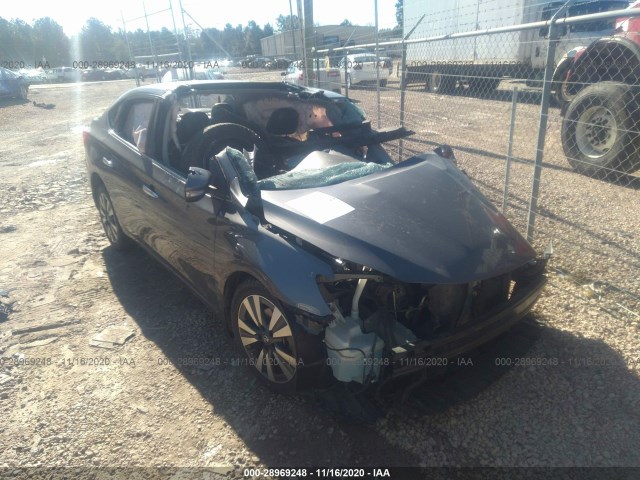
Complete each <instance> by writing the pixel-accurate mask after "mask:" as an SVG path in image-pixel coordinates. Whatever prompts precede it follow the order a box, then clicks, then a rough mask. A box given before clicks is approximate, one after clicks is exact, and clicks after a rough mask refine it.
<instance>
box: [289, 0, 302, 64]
mask: <svg viewBox="0 0 640 480" xmlns="http://www.w3.org/2000/svg"><path fill="white" fill-rule="evenodd" d="M289 19H290V20H291V24H290V26H291V41H292V42H293V59H294V60H295V61H298V52H296V28H295V25H294V23H293V7H292V6H291V0H289ZM298 20H300V17H299V16H298ZM285 51H286V49H285Z"/></svg>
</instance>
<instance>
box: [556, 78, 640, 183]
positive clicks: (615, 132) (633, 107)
mask: <svg viewBox="0 0 640 480" xmlns="http://www.w3.org/2000/svg"><path fill="white" fill-rule="evenodd" d="M637 110H638V104H637V102H636V99H635V95H634V94H633V92H632V87H631V86H629V85H626V84H622V83H615V82H601V83H596V84H594V85H590V86H589V87H587V88H585V89H583V90H582V91H581V92H580V93H578V95H576V97H575V98H574V99H573V101H572V102H571V104H570V105H569V107H568V108H567V111H566V113H565V116H564V119H563V121H562V133H561V136H562V148H563V150H564V153H565V155H566V157H567V160H568V162H569V164H570V165H571V166H572V167H573V169H574V170H575V171H576V172H579V173H582V174H585V175H593V176H596V175H597V176H602V175H607V174H608V173H611V171H612V170H618V171H622V172H630V171H633V170H635V169H637V168H638V167H639V166H640V165H639V159H640V155H638V146H639V145H640V142H639V141H638V139H639V135H638V130H637V119H638V112H637Z"/></svg>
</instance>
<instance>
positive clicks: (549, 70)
mask: <svg viewBox="0 0 640 480" xmlns="http://www.w3.org/2000/svg"><path fill="white" fill-rule="evenodd" d="M574 1H575V0H568V1H567V2H565V4H564V5H563V6H562V7H561V8H560V9H559V10H558V11H557V12H556V13H555V14H554V15H553V16H552V17H551V20H549V41H548V48H547V59H546V63H545V67H544V81H543V83H542V104H541V106H540V123H539V125H538V141H537V143H536V160H535V165H534V169H533V179H532V182H531V198H530V199H529V212H528V214H527V241H528V242H529V243H531V242H532V241H533V233H534V229H535V222H536V211H537V208H538V194H539V192H540V177H541V175H542V162H543V160H544V144H545V138H546V134H547V121H548V120H549V97H550V96H551V83H552V77H553V67H554V63H555V56H556V45H557V44H558V29H557V26H556V20H557V19H558V17H559V16H560V15H564V13H565V12H566V11H567V9H568V8H569V6H571V4H573V2H574Z"/></svg>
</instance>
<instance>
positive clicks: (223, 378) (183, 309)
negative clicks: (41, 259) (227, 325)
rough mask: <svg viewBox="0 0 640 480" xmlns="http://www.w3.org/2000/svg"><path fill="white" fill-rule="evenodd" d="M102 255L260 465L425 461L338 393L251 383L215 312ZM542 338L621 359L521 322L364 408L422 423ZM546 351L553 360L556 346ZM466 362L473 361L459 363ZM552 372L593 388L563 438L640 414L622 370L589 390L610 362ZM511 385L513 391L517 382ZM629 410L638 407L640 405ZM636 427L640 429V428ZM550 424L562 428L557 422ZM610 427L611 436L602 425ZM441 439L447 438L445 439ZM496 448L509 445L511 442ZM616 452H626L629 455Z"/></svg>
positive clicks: (131, 308) (131, 264)
mask: <svg viewBox="0 0 640 480" xmlns="http://www.w3.org/2000/svg"><path fill="white" fill-rule="evenodd" d="M103 257H104V261H105V265H106V269H107V272H108V276H109V279H110V281H111V284H112V287H113V290H114V292H115V294H116V295H117V297H118V300H119V301H120V303H121V304H122V305H123V307H124V308H125V309H126V311H127V313H128V314H129V315H130V316H131V317H132V318H133V319H134V321H135V322H137V324H138V326H139V327H140V329H141V330H142V333H143V335H144V336H145V337H146V338H147V339H148V340H151V341H152V342H154V343H155V344H156V345H157V346H158V347H159V348H160V349H161V350H162V352H163V353H164V355H165V356H166V357H167V359H168V360H170V361H171V362H172V363H173V364H174V365H175V366H176V368H178V370H179V371H180V373H181V374H182V375H183V376H184V378H185V379H186V380H188V381H189V382H190V383H191V384H192V385H193V386H194V387H195V388H196V389H197V390H198V391H199V392H200V393H201V395H202V396H203V398H205V399H206V400H207V401H208V402H209V403H210V404H211V405H212V406H213V408H214V411H215V413H216V415H220V416H222V417H223V418H224V420H225V421H226V422H227V423H228V425H230V426H231V427H232V428H233V429H234V431H235V433H236V434H237V435H238V436H239V437H240V438H241V439H242V441H243V442H244V443H245V444H246V446H247V448H248V449H250V450H251V451H252V452H253V453H254V454H255V455H256V456H258V457H259V458H260V461H261V462H262V463H264V464H265V465H267V466H273V467H275V466H282V465H284V464H286V465H287V466H291V467H293V466H309V465H319V464H324V465H331V466H350V467H355V466H384V467H390V466H410V465H414V466H415V465H418V464H419V463H420V461H423V460H424V458H418V457H416V456H414V455H413V454H411V453H409V452H408V451H407V450H404V449H402V448H400V447H399V446H397V445H395V444H392V443H390V442H389V441H388V440H387V438H385V437H384V436H383V434H382V433H380V431H379V430H377V429H376V428H375V427H374V426H371V425H367V424H363V423H361V422H357V421H353V419H348V418H347V419H345V418H344V415H340V414H339V413H340V412H339V411H338V410H339V409H341V408H343V407H344V402H341V401H340V400H339V399H336V396H335V395H333V396H332V395H327V394H326V393H325V392H319V393H318V392H316V393H313V392H312V393H307V394H305V395H297V396H292V397H286V396H282V395H278V394H274V393H271V392H270V391H269V390H267V389H266V388H265V387H263V386H261V385H259V384H257V383H256V381H255V379H254V378H253V376H252V375H251V372H249V371H248V368H247V367H243V366H241V367H237V366H234V365H233V359H238V358H241V357H240V356H239V355H238V354H237V353H236V352H235V351H234V349H233V345H232V342H231V339H230V338H229V337H228V336H227V334H226V333H225V330H224V328H223V325H222V321H221V319H219V318H215V317H214V316H213V315H212V314H211V312H210V311H208V310H207V309H206V307H205V306H204V305H203V304H202V303H201V302H200V301H199V300H198V299H197V298H196V297H195V296H194V295H192V294H191V293H190V292H189V290H188V289H187V288H186V287H184V286H183V285H182V284H181V283H180V282H179V281H178V280H177V279H175V277H174V276H173V275H172V274H171V273H170V272H168V271H167V270H165V269H164V268H163V267H162V266H160V265H159V264H158V263H157V262H156V261H155V260H154V259H152V258H151V257H149V256H148V255H146V254H145V253H144V252H142V251H141V250H138V249H136V250H134V251H132V252H129V253H120V252H116V251H114V250H113V249H111V248H107V249H106V250H104V252H103ZM541 336H546V337H548V338H551V339H554V342H555V344H556V346H557V348H558V349H560V352H561V353H562V352H564V353H566V355H564V356H560V361H561V362H568V361H569V358H591V359H593V358H594V355H596V356H598V358H604V359H607V361H608V362H611V363H615V364H616V365H618V366H620V365H622V364H623V363H624V361H623V360H622V359H621V358H620V357H619V355H618V354H617V353H616V352H614V351H613V350H612V349H611V348H610V347H609V346H608V345H607V344H605V343H604V342H603V341H600V340H587V339H582V338H577V337H575V336H574V335H572V334H569V333H566V332H558V331H556V330H554V329H551V328H549V327H547V326H544V325H542V324H540V323H538V322H537V321H536V320H535V319H534V318H528V319H527V320H525V321H524V322H522V323H521V324H520V325H518V326H517V327H515V328H514V329H512V330H511V331H510V332H508V333H507V334H505V335H503V336H501V337H499V338H497V339H495V340H494V341H493V342H491V343H489V344H487V345H485V346H484V347H483V348H481V349H479V350H477V351H474V352H471V353H470V354H469V355H465V356H464V357H463V358H465V359H466V360H465V364H463V365H453V366H450V367H448V370H449V371H448V372H447V373H446V375H444V376H441V377H437V378H434V379H430V380H428V381H426V382H424V383H422V384H419V385H416V388H415V389H414V391H413V392H412V394H411V395H410V397H409V398H408V399H407V401H406V402H405V403H404V404H399V400H400V395H401V393H402V392H401V390H397V391H395V392H394V391H391V393H388V392H385V393H384V394H383V395H382V396H380V397H378V398H377V399H373V400H372V401H371V404H369V406H371V407H373V408H376V409H378V412H381V413H382V414H386V415H389V414H390V413H393V415H392V416H393V417H400V418H406V417H407V416H408V417H410V418H411V417H413V418H415V419H416V421H419V420H424V419H425V418H428V417H429V416H431V415H434V414H436V415H437V414H438V413H441V412H443V411H446V410H447V409H449V408H451V407H452V406H455V405H464V404H465V402H467V401H468V400H470V399H472V398H474V397H475V396H477V395H478V393H480V392H482V391H483V390H485V389H486V387H488V386H490V385H493V384H495V382H496V380H497V379H498V378H499V377H500V376H502V375H503V374H505V373H507V372H509V371H510V370H512V368H513V365H512V368H509V365H505V364H503V363H500V362H497V360H496V359H500V358H510V359H518V358H525V357H526V356H527V352H528V351H529V350H530V349H531V347H532V346H533V345H534V344H535V343H536V342H537V341H539V338H540V337H541ZM552 343H553V342H552ZM568 352H571V355H572V357H569V353H568ZM549 355H550V356H553V355H555V356H556V357H558V356H559V355H558V352H555V353H553V352H552V353H549ZM189 357H190V358H203V357H206V358H212V359H213V358H219V359H221V362H220V364H219V365H218V366H216V367H215V368H211V369H207V370H201V369H199V368H197V367H192V366H187V365H181V359H184V358H189ZM468 359H471V361H472V364H468V363H466V362H468ZM514 362H515V361H514ZM514 365H515V363H514ZM537 368H540V367H537ZM550 368H558V369H561V371H562V372H563V373H562V375H563V376H565V377H566V381H567V382H570V383H573V384H577V385H575V389H576V390H577V391H582V392H590V399H589V404H590V405H592V406H593V408H592V410H593V411H591V410H589V411H588V412H590V413H589V414H587V411H585V412H584V413H585V415H583V416H581V417H580V418H579V419H569V420H571V421H568V422H567V423H566V425H568V426H571V427H570V428H571V429H572V431H571V432H568V431H567V432H562V434H563V435H569V436H570V435H573V433H574V432H573V428H575V427H573V425H574V423H573V421H579V422H581V425H583V426H584V430H583V431H584V432H589V431H591V430H593V429H602V428H604V427H602V426H601V423H602V421H603V417H602V415H600V413H599V412H602V411H606V412H607V415H609V418H608V419H607V420H608V421H610V422H613V424H614V425H615V424H617V423H619V422H632V423H634V424H635V423H638V416H637V415H635V416H631V417H626V418H627V419H626V420H625V415H627V413H630V412H628V410H629V407H630V405H631V404H632V403H634V402H635V403H636V404H637V403H638V400H637V399H638V398H640V383H639V382H638V379H637V378H636V377H634V376H632V375H631V374H630V373H628V372H627V371H626V370H625V371H624V373H620V372H623V370H617V374H616V375H609V376H608V378H607V380H606V383H607V385H606V390H603V391H601V390H593V391H592V390H591V381H592V378H593V375H596V377H597V378H601V377H602V376H603V375H606V374H607V372H610V371H611V370H610V368H611V367H610V366H607V365H604V366H596V367H594V368H593V369H591V370H589V369H587V368H582V369H578V368H576V367H575V366H571V365H567V364H566V363H565V364H560V365H556V366H555V367H550ZM557 371H558V370H556V372H557ZM512 381H514V380H512ZM515 381H519V380H515ZM514 390H515V391H517V387H516V388H515V389H514ZM535 392H536V390H535V389H534V393H535ZM541 395H542V393H541ZM612 399H613V400H612ZM634 399H635V400H634ZM521 400H522V399H521V398H520V397H519V396H518V397H517V398H515V397H514V399H513V401H514V402H520V401H521ZM502 401H504V399H502ZM566 401H567V399H566V398H564V397H562V395H557V394H556V395H555V396H553V395H552V396H550V397H546V398H537V399H535V400H534V405H539V406H540V407H544V409H545V415H546V416H553V415H554V413H556V414H558V415H560V414H562V412H563V410H564V407H565V405H566ZM603 405H605V406H604V407H603ZM634 408H636V411H637V405H636V407H634ZM549 410H551V412H549ZM554 411H555V412H554ZM343 413H344V412H343ZM592 414H593V415H592ZM529 420H530V419H529ZM637 427H638V428H639V429H640V424H638V425H637ZM554 428H560V429H561V428H563V427H562V426H560V425H558V426H554ZM567 428H569V427H567ZM634 428H635V427H634ZM276 430H277V435H276V436H275V438H273V439H270V438H265V436H264V434H263V433H264V432H273V431H276ZM607 431H608V432H609V433H611V432H610V431H609V428H608V427H607ZM408 440H410V439H408ZM512 440H513V439H512ZM587 440H588V439H585V441H587ZM443 441H446V436H445V439H444V440H443ZM506 441H507V442H508V441H510V440H509V439H507V440H506ZM520 441H522V440H520ZM526 441H527V442H529V443H531V444H532V445H533V446H534V447H535V445H536V444H537V443H538V442H548V441H549V439H548V438H542V437H540V438H535V437H531V438H528V439H527V440H526ZM501 447H502V448H505V449H509V448H510V447H509V445H502V446H501ZM628 448H631V446H630V445H629V446H628ZM622 453H625V454H628V452H626V451H625V452H622ZM460 455H461V458H460V462H459V465H468V464H470V463H472V462H473V460H472V459H470V458H465V453H464V452H462V451H461V453H460Z"/></svg>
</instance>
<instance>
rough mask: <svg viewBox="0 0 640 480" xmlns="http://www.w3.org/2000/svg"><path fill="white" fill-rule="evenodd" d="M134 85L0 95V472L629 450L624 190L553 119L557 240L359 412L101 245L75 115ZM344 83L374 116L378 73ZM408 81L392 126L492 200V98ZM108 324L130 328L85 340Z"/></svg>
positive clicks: (632, 462)
mask: <svg viewBox="0 0 640 480" xmlns="http://www.w3.org/2000/svg"><path fill="white" fill-rule="evenodd" d="M272 76H273V75H272ZM276 76H277V75H276ZM262 77H264V78H267V77H269V75H266V74H265V75H262ZM278 78H279V77H278ZM132 86H133V82H130V81H118V82H105V83H94V84H84V85H82V84H80V85H63V86H42V87H40V88H32V90H31V93H30V100H32V101H35V102H37V103H38V104H40V107H37V106H34V105H33V104H32V103H26V104H21V103H18V102H6V101H5V102H3V103H2V104H1V105H0V127H1V128H0V144H1V145H2V149H1V150H0V252H1V255H0V290H1V291H5V292H4V293H6V294H7V296H5V297H3V298H2V302H3V305H4V306H5V307H7V306H8V305H10V306H9V307H8V308H6V311H7V313H5V314H0V320H2V321H1V322H0V354H1V358H2V367H1V369H0V400H1V401H0V418H1V419H2V420H0V430H1V433H0V467H2V468H3V469H2V470H0V476H2V475H3V474H6V475H8V476H10V477H12V476H16V475H20V474H22V475H26V476H29V475H30V472H31V473H33V472H32V471H28V470H26V471H25V470H14V469H17V468H19V467H53V466H74V467H123V466H136V467H138V466H147V467H169V468H168V469H167V470H162V471H160V470H157V471H154V472H155V474H157V475H160V476H170V474H173V473H175V470H174V467H217V470H215V472H216V475H218V474H220V475H228V476H237V477H239V478H241V477H242V476H243V475H242V474H243V472H242V470H241V468H242V467H246V466H266V467H292V466H312V465H313V466H318V465H319V466H324V467H335V466H351V467H355V466H360V465H368V466H373V465H379V466H418V465H419V466H637V467H638V466H640V454H639V453H638V448H637V447H638V445H639V444H640V378H639V375H638V374H639V372H640V347H639V344H640V342H638V333H639V329H640V323H639V320H640V316H639V315H638V312H639V311H640V304H639V300H640V298H639V297H640V284H639V283H638V282H639V280H638V275H637V272H638V268H639V266H640V243H639V240H638V239H639V238H640V236H639V235H638V234H639V233H640V215H638V205H640V201H639V200H640V194H639V192H638V190H635V189H632V188H625V187H621V186H619V185H615V184H611V183H605V182H601V181H597V180H593V179H587V178H585V177H581V176H578V175H575V174H573V173H571V172H570V171H568V169H567V168H566V164H564V163H563V159H562V158H561V154H560V153H559V151H558V149H559V148H560V147H559V145H558V142H557V140H556V139H557V138H558V136H557V122H555V121H551V123H550V129H549V139H550V140H549V149H550V152H551V153H550V154H549V156H548V157H547V161H548V162H549V163H550V168H548V169H545V171H544V174H543V185H542V189H541V199H540V207H541V213H542V214H544V217H540V218H539V220H538V227H539V230H538V234H539V235H538V236H537V237H536V246H538V247H541V248H544V246H545V245H546V242H547V241H548V240H549V239H554V241H555V242H554V243H555V245H556V255H555V257H554V260H553V263H552V265H551V266H552V269H551V273H550V284H549V287H548V288H547V290H546V293H545V295H544V297H543V298H542V300H541V301H540V302H539V304H538V305H537V307H536V308H535V311H534V313H533V315H532V316H531V319H529V320H528V321H527V322H524V323H523V324H522V325H521V326H519V327H518V328H515V329H514V330H513V331H511V332H510V333H508V334H507V335H505V336H503V337H501V338H499V339H498V340H496V341H495V342H493V343H492V344H491V345H488V346H487V347H485V348H484V349H483V350H482V351H480V352H474V353H473V354H472V355H471V356H470V357H469V358H470V359H471V360H472V365H467V366H461V367H458V368H455V369H452V372H451V373H450V375H448V376H447V377H446V378H444V379H440V380H437V381H432V382H429V383H428V384H425V385H423V386H422V387H420V388H419V389H417V390H416V391H415V392H414V394H413V396H412V397H411V399H409V401H407V402H406V403H405V404H402V405H400V404H398V402H397V401H396V399H395V398H394V397H385V398H383V399H381V400H378V401H376V402H372V404H371V405H369V406H376V407H378V409H379V410H378V411H379V412H382V416H381V417H380V418H378V420H377V421H375V422H374V423H372V424H362V423H358V422H354V421H353V419H354V416H355V415H356V413H358V411H360V410H359V405H358V408H356V407H354V406H353V405H352V403H349V402H348V401H347V400H346V397H345V396H344V395H342V394H341V392H334V391H329V392H314V393H311V394H306V395H300V396H296V397H283V396H279V395H276V394H273V393H270V392H269V391H268V390H266V389H265V388H263V387H261V386H260V385H258V384H256V383H255V382H254V381H253V379H252V376H251V375H250V373H249V372H248V371H246V370H245V368H242V367H237V366H235V365H234V364H233V359H234V358H237V356H236V354H235V353H234V351H233V349H232V345H231V341H230V340H229V339H228V338H227V337H226V335H225V334H223V332H222V327H221V324H222V322H221V319H219V318H215V317H214V316H213V314H212V313H211V312H210V311H208V310H207V309H206V308H205V307H204V306H203V305H202V304H201V303H200V302H199V301H198V300H197V299H196V297H194V296H193V295H192V294H191V293H190V292H189V291H187V290H186V289H185V288H184V287H183V286H182V285H181V284H180V283H179V282H178V281H177V280H176V279H174V278H173V277H172V275H171V274H170V273H168V272H167V271H165V270H164V269H163V268H162V267H161V266H159V265H158V264H156V263H155V262H154V261H153V260H152V259H151V258H149V257H148V256H147V255H146V254H144V253H143V252H142V251H134V252H132V253H127V254H122V253H118V252H115V251H113V250H112V249H111V248H109V246H108V242H107V240H106V239H105V236H104V235H103V232H102V229H101V227H100V224H99V222H98V217H97V212H96V211H95V207H94V206H93V204H92V200H91V197H90V191H89V188H88V185H87V182H86V176H85V168H84V154H83V147H82V140H81V133H80V132H81V130H80V129H81V126H82V125H85V124H87V123H88V122H89V121H90V119H91V118H92V117H93V116H95V115H97V114H99V113H101V112H102V111H103V110H104V109H105V108H106V107H107V106H109V105H110V104H111V103H112V102H113V101H114V100H115V99H116V98H117V96H118V95H119V94H121V93H123V92H124V91H126V90H127V89H129V88H131V87H132ZM393 88H394V84H390V88H389V89H388V90H385V91H384V92H383V93H382V97H383V105H384V108H385V110H384V112H383V113H382V121H383V124H385V125H387V124H388V125H391V124H395V123H397V121H396V118H397V111H398V104H399V94H398V92H397V90H394V89H393ZM353 95H354V97H355V98H358V99H359V100H360V102H361V104H362V105H363V106H364V107H365V108H366V109H367V111H368V113H369V115H370V117H372V118H373V119H374V120H375V110H373V109H372V105H374V99H375V91H372V90H357V91H355V92H353ZM409 99H410V102H409V103H408V105H410V107H409V111H408V112H407V114H408V117H407V118H408V119H411V122H410V123H409V125H410V126H411V127H412V128H414V129H415V130H416V131H417V132H418V136H417V138H416V140H414V141H412V142H411V143H410V144H407V146H408V147H410V148H414V149H427V148H429V149H431V148H432V146H431V143H430V142H435V143H438V142H443V141H447V142H448V143H450V144H452V145H453V146H454V148H455V149H456V151H457V154H458V158H459V164H460V166H461V168H464V169H465V170H466V171H467V172H468V173H469V175H470V176H471V177H472V178H473V179H474V180H475V181H476V182H477V183H478V184H479V185H480V187H481V188H482V189H483V191H485V193H487V194H488V195H489V196H490V197H491V198H492V199H493V200H494V201H496V202H497V203H498V202H500V201H501V193H502V179H503V176H504V173H503V169H504V153H505V151H506V138H507V133H506V132H507V129H508V125H509V122H508V118H509V117H508V111H509V108H510V105H509V103H508V102H507V101H505V99H502V98H493V99H484V100H482V99H471V98H468V97H464V96H454V97H444V96H438V95H427V94H425V93H423V92H421V91H419V90H417V89H415V90H411V92H410V94H409ZM47 106H49V107H52V108H43V107H47ZM519 108H520V109H521V113H520V115H519V117H518V124H517V128H518V130H517V132H518V133H517V137H516V143H517V145H518V147H517V149H516V151H515V154H516V155H517V156H520V157H523V158H525V159H527V158H531V155H532V151H533V143H532V142H533V141H534V138H535V124H536V121H537V116H536V114H535V113H536V106H535V105H532V104H523V105H521V106H519ZM374 124H375V122H374ZM551 167H552V168H551ZM530 178H531V166H530V165H528V164H526V163H515V164H514V166H513V170H512V184H511V189H512V190H511V191H512V196H511V200H510V212H511V215H510V216H511V218H512V219H513V221H514V222H515V223H516V224H517V225H518V226H519V227H520V228H522V227H523V218H524V210H523V209H524V208H525V205H526V202H527V201H528V194H529V188H530V187H529V185H530ZM616 289H617V290H616ZM7 290H12V291H10V292H8V293H7V292H6V291H7ZM625 292H626V293H625ZM3 315H4V316H3ZM110 326H121V327H123V330H124V331H125V336H128V335H129V334H132V336H130V338H129V339H128V340H127V341H126V342H125V344H124V345H121V346H116V347H114V348H113V349H104V348H98V347H94V346H91V345H90V342H91V341H92V339H93V338H94V337H95V336H96V335H97V334H98V333H100V332H102V331H103V330H104V329H105V328H107V327H110ZM201 359H207V362H206V365H200V364H198V363H199V362H200V360H201ZM194 363H196V365H194ZM216 364H217V365H216ZM340 412H344V413H348V414H349V415H347V417H348V418H344V416H342V415H340ZM148 474H149V471H146V473H145V476H148Z"/></svg>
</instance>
